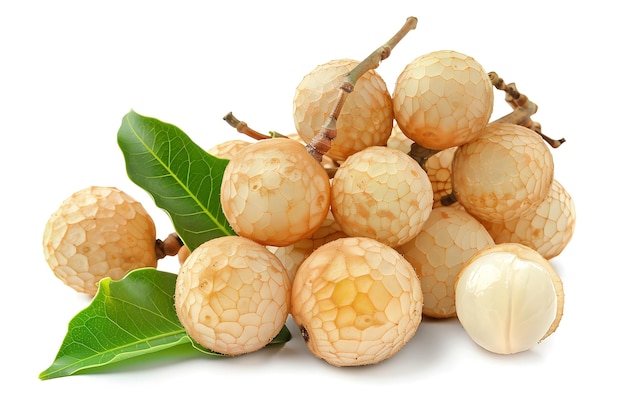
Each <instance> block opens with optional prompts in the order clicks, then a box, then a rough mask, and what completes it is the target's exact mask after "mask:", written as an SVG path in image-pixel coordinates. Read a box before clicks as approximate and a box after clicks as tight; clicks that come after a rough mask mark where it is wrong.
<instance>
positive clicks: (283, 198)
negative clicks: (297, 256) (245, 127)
mask: <svg viewBox="0 0 626 417" xmlns="http://www.w3.org/2000/svg"><path fill="white" fill-rule="evenodd" d="M220 201H221V205H222V209H223V211H224V215H225V216H226V219H227V220H228V222H229V223H230V225H231V227H232V228H233V230H235V232H236V233H237V234H238V235H240V236H244V237H247V238H250V239H252V240H254V241H256V242H258V243H261V244H263V245H270V246H287V245H291V244H293V243H296V242H297V241H299V240H301V239H303V238H305V237H307V236H310V235H311V234H312V233H313V232H314V231H315V230H317V228H318V227H319V226H320V225H321V224H322V222H323V221H324V219H326V215H327V214H328V210H329V205H330V180H329V178H328V174H326V171H325V170H324V168H323V167H322V165H321V164H320V163H319V162H317V161H316V160H315V159H314V158H313V157H311V155H309V153H308V152H307V151H306V148H305V147H304V146H303V145H302V144H300V143H298V142H297V141H295V140H292V139H288V138H272V139H264V140H261V141H258V142H255V143H251V144H250V145H248V146H246V147H245V148H243V149H242V150H241V151H240V152H239V153H238V154H237V155H234V156H233V158H232V159H231V160H230V162H229V163H228V165H227V166H226V169H225V170H224V177H223V180H222V185H221V193H220Z"/></svg>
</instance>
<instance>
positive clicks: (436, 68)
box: [393, 50, 493, 150]
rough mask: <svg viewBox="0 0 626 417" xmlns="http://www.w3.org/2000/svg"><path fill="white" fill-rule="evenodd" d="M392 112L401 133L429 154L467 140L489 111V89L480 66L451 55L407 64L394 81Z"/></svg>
mask: <svg viewBox="0 0 626 417" xmlns="http://www.w3.org/2000/svg"><path fill="white" fill-rule="evenodd" d="M393 110H394V116H395V119H396V122H397V124H398V126H399V127H400V129H401V130H402V132H404V134H405V135H406V136H408V137H409V138H411V139H412V140H413V141H415V142H416V143H418V144H420V145H421V146H423V147H425V148H428V149H437V150H441V149H446V148H450V147H453V146H460V145H463V144H465V143H467V142H470V141H472V140H473V139H474V138H476V136H478V134H479V133H480V131H481V130H482V129H483V128H484V127H485V126H486V125H487V123H488V122H489V118H490V117H491V113H492V111H493V85H492V84H491V80H490V79H489V75H488V74H487V72H486V71H485V70H484V69H483V67H482V66H481V65H480V64H479V63H478V62H477V61H476V60H475V59H474V58H472V57H470V56H467V55H465V54H462V53H460V52H456V51H450V50H441V51H433V52H430V53H427V54H425V55H422V56H419V57H417V58H416V59H415V60H413V61H412V62H410V63H409V64H408V65H407V66H406V67H405V68H404V70H403V71H402V72H401V73H400V75H399V76H398V78H397V80H396V84H395V89H394V92H393Z"/></svg>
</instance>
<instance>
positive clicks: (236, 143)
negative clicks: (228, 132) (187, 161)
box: [207, 139, 252, 159]
mask: <svg viewBox="0 0 626 417" xmlns="http://www.w3.org/2000/svg"><path fill="white" fill-rule="evenodd" d="M251 143H252V142H250V141H246V140H241V139H231V140H227V141H224V142H220V143H218V144H216V145H214V146H212V147H210V148H209V149H208V150H207V152H208V153H210V154H211V155H213V156H215V157H217V158H223V159H232V158H233V157H234V156H235V155H237V154H238V153H239V152H240V151H241V150H242V149H243V148H245V147H246V146H248V145H249V144H251Z"/></svg>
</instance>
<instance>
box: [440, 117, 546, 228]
mask: <svg viewBox="0 0 626 417" xmlns="http://www.w3.org/2000/svg"><path fill="white" fill-rule="evenodd" d="M553 176H554V161H553V159H552V153H551V151H550V149H549V148H548V146H547V145H546V143H545V141H544V140H543V139H542V138H541V136H539V135H538V134H537V133H536V132H534V131H532V130H531V129H528V128H526V127H523V126H518V125H514V124H510V123H492V124H490V125H489V126H487V127H486V128H485V129H483V130H482V132H481V133H480V135H479V136H478V137H477V138H476V139H475V140H473V141H472V142H470V143H467V144H465V145H463V146H460V147H459V148H458V149H457V150H456V152H455V153H454V159H453V161H452V188H453V192H454V195H455V197H456V199H457V201H458V202H459V203H461V205H463V207H465V209H466V210H467V211H468V212H469V213H470V214H472V215H473V216H474V217H476V218H477V219H479V220H481V221H482V220H486V221H489V222H493V223H502V222H506V221H510V220H514V219H517V218H519V217H521V216H523V215H524V214H526V213H529V212H530V211H532V210H534V209H536V207H537V206H538V205H539V204H540V203H541V202H542V201H543V200H544V199H545V198H546V197H547V196H548V193H549V192H550V187H551V185H552V180H553Z"/></svg>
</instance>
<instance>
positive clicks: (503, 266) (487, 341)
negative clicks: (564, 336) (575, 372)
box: [455, 243, 564, 354]
mask: <svg viewBox="0 0 626 417" xmlns="http://www.w3.org/2000/svg"><path fill="white" fill-rule="evenodd" d="M455 290H456V293H455V297H456V300H455V301H456V310H457V316H458V318H459V321H460V322H461V325H462V326H463V328H464V329H465V330H466V332H467V333H468V335H469V336H470V337H471V338H472V340H474V342H476V343H477V344H478V345H479V346H481V347H483V348H484V349H486V350H489V351H491V352H494V353H499V354H512V353H517V352H522V351H525V350H528V349H531V348H533V347H534V346H535V345H537V343H539V342H540V341H542V340H544V339H545V338H546V337H548V336H549V335H550V334H552V333H553V332H554V331H555V330H556V328H557V327H558V325H559V323H560V320H561V317H562V314H563V305H564V294H563V285H562V282H561V278H560V277H559V275H558V274H557V272H556V271H555V270H554V268H553V267H552V265H551V264H550V263H549V262H548V261H547V260H546V259H545V258H544V257H542V256H541V255H540V254H539V253H538V252H537V251H535V250H534V249H531V248H529V247H528V246H525V245H522V244H519V243H502V244H497V245H494V246H491V247H488V248H485V249H483V250H481V251H478V252H477V253H476V254H474V256H473V257H472V258H471V259H470V260H469V261H468V262H467V263H466V264H465V266H464V267H463V268H462V269H461V271H460V272H459V274H458V277H457V281H456V289H455Z"/></svg>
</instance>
